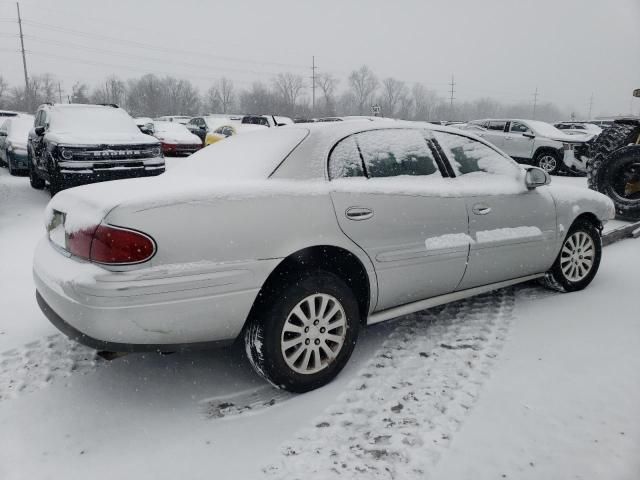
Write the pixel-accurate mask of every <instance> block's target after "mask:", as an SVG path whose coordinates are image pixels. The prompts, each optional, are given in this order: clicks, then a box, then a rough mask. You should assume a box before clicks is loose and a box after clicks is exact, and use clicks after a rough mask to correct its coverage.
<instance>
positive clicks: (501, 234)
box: [476, 227, 542, 243]
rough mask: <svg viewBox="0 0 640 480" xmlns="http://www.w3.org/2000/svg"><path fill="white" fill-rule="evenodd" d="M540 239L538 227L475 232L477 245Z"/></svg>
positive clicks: (540, 234) (540, 232)
mask: <svg viewBox="0 0 640 480" xmlns="http://www.w3.org/2000/svg"><path fill="white" fill-rule="evenodd" d="M541 238H542V230H540V229H539V228H538V227H514V228H495V229H493V230H481V231H478V232H476V240H477V241H478V243H493V242H500V241H503V240H525V241H528V240H538V239H541Z"/></svg>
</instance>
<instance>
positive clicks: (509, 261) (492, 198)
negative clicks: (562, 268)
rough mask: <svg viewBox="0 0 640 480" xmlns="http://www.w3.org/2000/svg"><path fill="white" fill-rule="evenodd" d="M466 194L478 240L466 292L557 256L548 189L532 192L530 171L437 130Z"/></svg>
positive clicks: (542, 267)
mask: <svg viewBox="0 0 640 480" xmlns="http://www.w3.org/2000/svg"><path fill="white" fill-rule="evenodd" d="M434 136H435V138H436V140H437V141H438V143H439V144H440V146H441V148H442V150H443V151H444V153H445V155H446V156H447V159H448V160H449V162H450V163H451V166H452V167H453V170H454V172H455V174H456V178H455V180H454V181H453V182H454V186H455V184H456V183H457V186H458V187H459V191H460V192H461V194H462V195H464V198H465V202H466V207H467V213H468V215H469V235H470V237H471V239H472V242H471V247H470V252H469V265H468V266H467V270H466V272H465V274H464V278H463V279H462V282H461V283H460V285H459V287H458V289H460V290H464V289H467V288H472V287H476V286H480V285H487V284H491V283H496V282H500V281H504V280H510V279H513V278H519V277H524V276H527V275H532V274H537V273H542V272H544V271H546V270H547V269H549V268H550V266H551V265H552V263H553V261H554V259H555V255H556V249H555V245H556V235H557V232H556V210H555V202H554V200H553V198H552V196H551V194H550V193H549V191H548V189H547V188H544V187H541V188H536V189H533V190H528V189H527V188H526V186H525V184H524V170H523V169H522V168H521V167H520V166H518V165H517V164H516V163H515V162H513V160H511V159H509V158H507V157H505V156H503V155H502V154H501V153H499V152H497V151H496V150H494V149H493V148H491V147H490V146H488V145H485V144H484V143H481V142H479V141H477V140H474V139H471V138H468V137H466V136H463V135H458V134H452V133H445V132H435V133H434Z"/></svg>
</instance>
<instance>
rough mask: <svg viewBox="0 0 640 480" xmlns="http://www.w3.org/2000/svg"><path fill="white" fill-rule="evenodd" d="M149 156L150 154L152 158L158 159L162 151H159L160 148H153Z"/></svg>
mask: <svg viewBox="0 0 640 480" xmlns="http://www.w3.org/2000/svg"><path fill="white" fill-rule="evenodd" d="M151 154H152V155H153V156H154V157H159V156H160V155H161V154H162V150H160V147H153V148H152V149H151Z"/></svg>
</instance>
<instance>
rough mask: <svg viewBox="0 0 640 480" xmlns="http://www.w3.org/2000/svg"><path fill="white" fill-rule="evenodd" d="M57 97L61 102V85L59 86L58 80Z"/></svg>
mask: <svg viewBox="0 0 640 480" xmlns="http://www.w3.org/2000/svg"><path fill="white" fill-rule="evenodd" d="M58 99H59V100H60V103H62V87H61V86H60V82H58Z"/></svg>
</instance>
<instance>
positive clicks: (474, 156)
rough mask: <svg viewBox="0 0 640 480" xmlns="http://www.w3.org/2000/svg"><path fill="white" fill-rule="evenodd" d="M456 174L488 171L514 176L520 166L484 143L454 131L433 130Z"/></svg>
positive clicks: (489, 172)
mask: <svg viewBox="0 0 640 480" xmlns="http://www.w3.org/2000/svg"><path fill="white" fill-rule="evenodd" d="M434 136H435V138H436V140H437V141H438V143H439V144H440V146H441V147H442V150H443V151H444V153H445V155H446V156H447V158H448V159H449V162H450V163H451V166H452V167H453V171H454V172H455V174H456V176H461V175H467V174H470V173H478V172H480V173H488V174H494V175H507V176H511V177H514V176H516V175H517V174H518V172H519V171H520V167H519V166H518V165H517V164H516V163H515V162H514V161H513V160H511V159H509V158H506V157H505V156H503V155H501V154H500V153H498V152H497V151H495V150H494V149H492V148H491V147H488V146H487V145H485V144H484V143H481V142H478V141H477V140H473V139H471V138H469V137H465V136H463V135H457V134H454V133H445V132H434Z"/></svg>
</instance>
